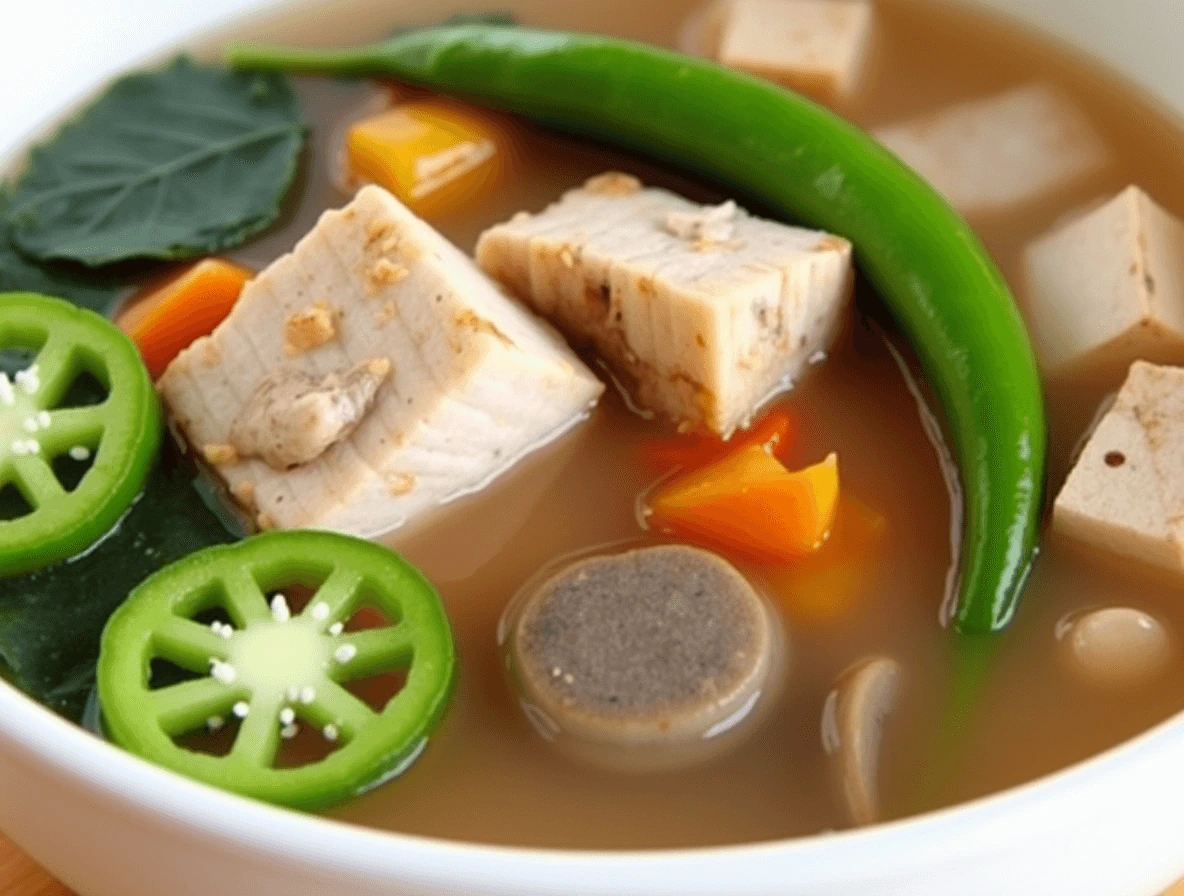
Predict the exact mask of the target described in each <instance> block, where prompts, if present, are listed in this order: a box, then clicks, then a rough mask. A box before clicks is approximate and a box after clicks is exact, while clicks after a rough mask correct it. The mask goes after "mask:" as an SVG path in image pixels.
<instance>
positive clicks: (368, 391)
mask: <svg viewBox="0 0 1184 896" xmlns="http://www.w3.org/2000/svg"><path fill="white" fill-rule="evenodd" d="M390 373H391V362H390V361H388V360H387V359H386V358H371V359H370V360H368V361H362V362H361V363H359V364H355V365H354V366H353V367H350V368H348V369H346V370H342V371H335V372H333V373H330V374H328V375H326V376H321V377H317V376H312V375H310V374H308V373H305V372H304V371H302V370H298V369H296V368H293V367H281V368H278V369H277V370H273V371H272V372H271V373H269V374H268V375H267V376H265V377H263V379H262V380H260V381H259V384H258V385H257V386H256V387H255V391H254V392H252V393H251V396H250V397H249V398H248V399H247V400H246V402H245V403H244V404H243V406H242V409H241V410H240V411H239V414H238V416H237V417H236V418H235V420H234V424H233V425H232V426H231V428H230V444H231V446H232V447H233V448H234V450H235V452H236V453H237V454H238V456H239V457H258V458H260V459H261V460H263V461H264V462H265V463H266V464H267V465H268V466H269V467H271V468H272V469H274V470H281V471H282V470H287V469H290V468H291V467H296V466H299V465H300V464H306V463H308V462H309V461H312V460H315V459H316V458H318V457H320V456H321V455H322V454H324V453H325V451H327V450H328V449H329V448H330V447H332V446H333V445H335V444H336V443H337V442H339V441H341V440H342V439H344V438H345V437H346V436H348V435H349V434H350V433H351V432H353V430H354V428H355V427H357V425H358V424H359V423H361V422H362V419H363V418H364V417H365V416H366V414H368V413H369V412H370V408H371V407H373V405H374V399H375V396H376V395H377V394H378V389H379V387H380V386H381V385H382V384H383V383H384V382H385V381H386V378H387V377H388V376H390Z"/></svg>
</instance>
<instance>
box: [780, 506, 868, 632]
mask: <svg viewBox="0 0 1184 896" xmlns="http://www.w3.org/2000/svg"><path fill="white" fill-rule="evenodd" d="M887 531H888V520H887V518H886V517H885V516H884V515H883V514H881V513H879V512H878V511H876V510H873V509H872V508H871V507H868V506H867V505H866V504H863V503H862V502H861V501H859V500H857V499H855V498H852V497H851V496H849V495H844V496H843V497H842V498H841V499H840V500H839V508H838V513H837V515H836V517H835V524H834V529H833V530H832V531H831V535H830V538H829V539H827V542H826V544H825V545H824V546H823V547H822V548H821V550H819V551H818V552H817V553H815V554H813V555H812V556H810V557H806V558H804V559H802V560H800V561H799V562H797V563H793V564H788V565H784V566H779V567H776V568H771V569H769V570H767V571H766V572H765V576H766V578H767V579H768V580H769V583H770V584H771V585H772V586H773V591H774V593H776V594H777V595H779V597H780V599H781V601H782V603H783V604H784V605H785V608H786V610H787V612H788V613H789V614H790V615H791V616H793V617H794V618H795V619H796V620H798V621H799V622H803V623H806V624H811V625H820V624H826V623H831V622H835V621H837V620H839V619H844V618H850V616H851V614H852V610H853V604H854V603H855V601H857V600H858V599H859V596H860V594H861V593H863V592H864V590H865V589H866V588H867V586H868V583H869V581H870V580H871V579H872V576H873V575H874V572H875V568H876V566H877V565H878V563H879V561H880V558H881V554H882V552H883V546H884V539H885V535H886V534H887Z"/></svg>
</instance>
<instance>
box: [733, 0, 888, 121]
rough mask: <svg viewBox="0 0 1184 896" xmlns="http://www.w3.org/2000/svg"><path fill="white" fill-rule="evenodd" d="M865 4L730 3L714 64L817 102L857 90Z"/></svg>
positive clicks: (867, 20)
mask: <svg viewBox="0 0 1184 896" xmlns="http://www.w3.org/2000/svg"><path fill="white" fill-rule="evenodd" d="M873 18H874V17H873V12H872V4H871V2H870V0H731V2H728V3H726V5H725V10H724V21H723V26H722V31H721V33H720V40H719V50H718V53H717V59H718V60H719V62H721V63H722V64H724V65H726V66H729V67H731V68H737V69H740V70H742V71H746V72H751V73H752V74H754V75H759V76H760V77H763V78H768V79H769V80H771V81H776V82H778V83H779V84H784V85H785V86H786V87H789V88H791V89H793V90H797V91H799V92H800V93H804V94H807V95H808V96H812V97H815V98H817V99H821V100H836V99H840V100H841V99H845V98H847V97H849V96H850V95H851V94H852V93H853V92H854V91H855V90H856V88H857V87H858V86H859V82H860V78H861V77H862V75H863V72H864V70H865V68H866V66H867V57H868V48H869V46H870V43H871V36H872V22H873Z"/></svg>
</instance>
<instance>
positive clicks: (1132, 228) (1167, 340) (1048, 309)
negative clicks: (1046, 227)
mask: <svg viewBox="0 0 1184 896" xmlns="http://www.w3.org/2000/svg"><path fill="white" fill-rule="evenodd" d="M1024 299H1025V305H1026V311H1027V315H1028V324H1029V327H1030V329H1031V331H1032V339H1033V341H1034V343H1035V346H1036V354H1037V356H1038V357H1039V359H1040V365H1041V367H1042V368H1043V369H1044V370H1045V371H1046V372H1047V373H1048V374H1050V375H1058V374H1062V373H1066V372H1073V371H1076V372H1082V373H1096V374H1098V375H1100V376H1104V377H1113V379H1114V380H1115V381H1117V380H1119V379H1121V377H1122V376H1124V375H1125V373H1126V371H1127V370H1128V369H1129V368H1130V365H1131V364H1132V363H1133V362H1134V361H1136V360H1139V359H1143V360H1149V361H1157V362H1160V363H1184V224H1182V223H1181V222H1180V221H1179V220H1178V219H1176V218H1174V217H1172V215H1170V214H1168V212H1166V211H1165V210H1164V209H1162V208H1161V207H1160V206H1158V205H1156V204H1155V202H1154V201H1153V200H1152V199H1151V197H1150V196H1148V195H1147V194H1146V193H1144V192H1143V191H1142V190H1140V189H1139V188H1138V187H1128V188H1127V189H1126V190H1124V191H1123V192H1122V193H1120V194H1119V195H1118V196H1117V197H1115V198H1114V199H1113V200H1111V201H1110V202H1108V203H1106V204H1105V205H1103V206H1101V207H1100V208H1097V209H1095V210H1093V211H1091V212H1089V213H1087V214H1084V215H1082V216H1080V217H1078V218H1076V219H1075V220H1073V221H1071V222H1069V223H1067V224H1064V225H1062V226H1060V227H1058V228H1056V229H1055V230H1053V231H1052V232H1051V233H1049V234H1047V235H1045V236H1042V237H1040V238H1039V239H1037V240H1036V241H1034V242H1033V243H1032V244H1031V245H1030V246H1028V248H1027V249H1026V250H1025V252H1024Z"/></svg>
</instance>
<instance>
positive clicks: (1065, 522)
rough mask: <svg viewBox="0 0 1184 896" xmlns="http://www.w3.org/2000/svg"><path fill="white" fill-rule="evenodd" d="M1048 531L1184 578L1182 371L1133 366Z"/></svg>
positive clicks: (1091, 440)
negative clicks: (1051, 529)
mask: <svg viewBox="0 0 1184 896" xmlns="http://www.w3.org/2000/svg"><path fill="white" fill-rule="evenodd" d="M1053 528H1054V529H1055V530H1056V531H1058V532H1061V533H1063V534H1065V535H1067V536H1069V537H1071V538H1074V539H1076V540H1078V541H1082V542H1084V543H1086V544H1089V545H1091V546H1093V547H1096V548H1097V549H1098V550H1100V551H1104V552H1106V553H1109V554H1112V555H1115V556H1118V557H1124V558H1129V559H1131V560H1136V561H1138V562H1140V563H1143V564H1146V565H1147V566H1150V567H1156V568H1159V569H1164V570H1170V571H1172V572H1175V573H1180V574H1184V368H1180V367H1160V366H1156V365H1154V364H1148V363H1146V362H1144V361H1137V362H1135V364H1134V365H1132V367H1131V371H1130V376H1128V377H1127V381H1126V384H1125V385H1124V386H1123V387H1122V390H1121V391H1120V392H1119V393H1118V398H1117V399H1116V400H1115V403H1114V406H1113V407H1112V408H1111V409H1110V411H1109V412H1108V413H1107V414H1106V415H1105V416H1104V417H1102V419H1101V422H1100V423H1099V424H1098V427H1097V429H1096V430H1095V431H1094V433H1093V435H1091V436H1090V438H1089V440H1088V441H1087V442H1086V445H1085V449H1084V450H1083V451H1082V454H1081V458H1080V459H1079V460H1078V461H1077V465H1076V466H1075V467H1074V468H1073V472H1072V473H1070V475H1069V479H1068V481H1067V482H1066V483H1065V486H1064V488H1063V489H1062V490H1061V493H1060V495H1059V496H1057V500H1056V504H1055V505H1054V508H1053Z"/></svg>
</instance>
